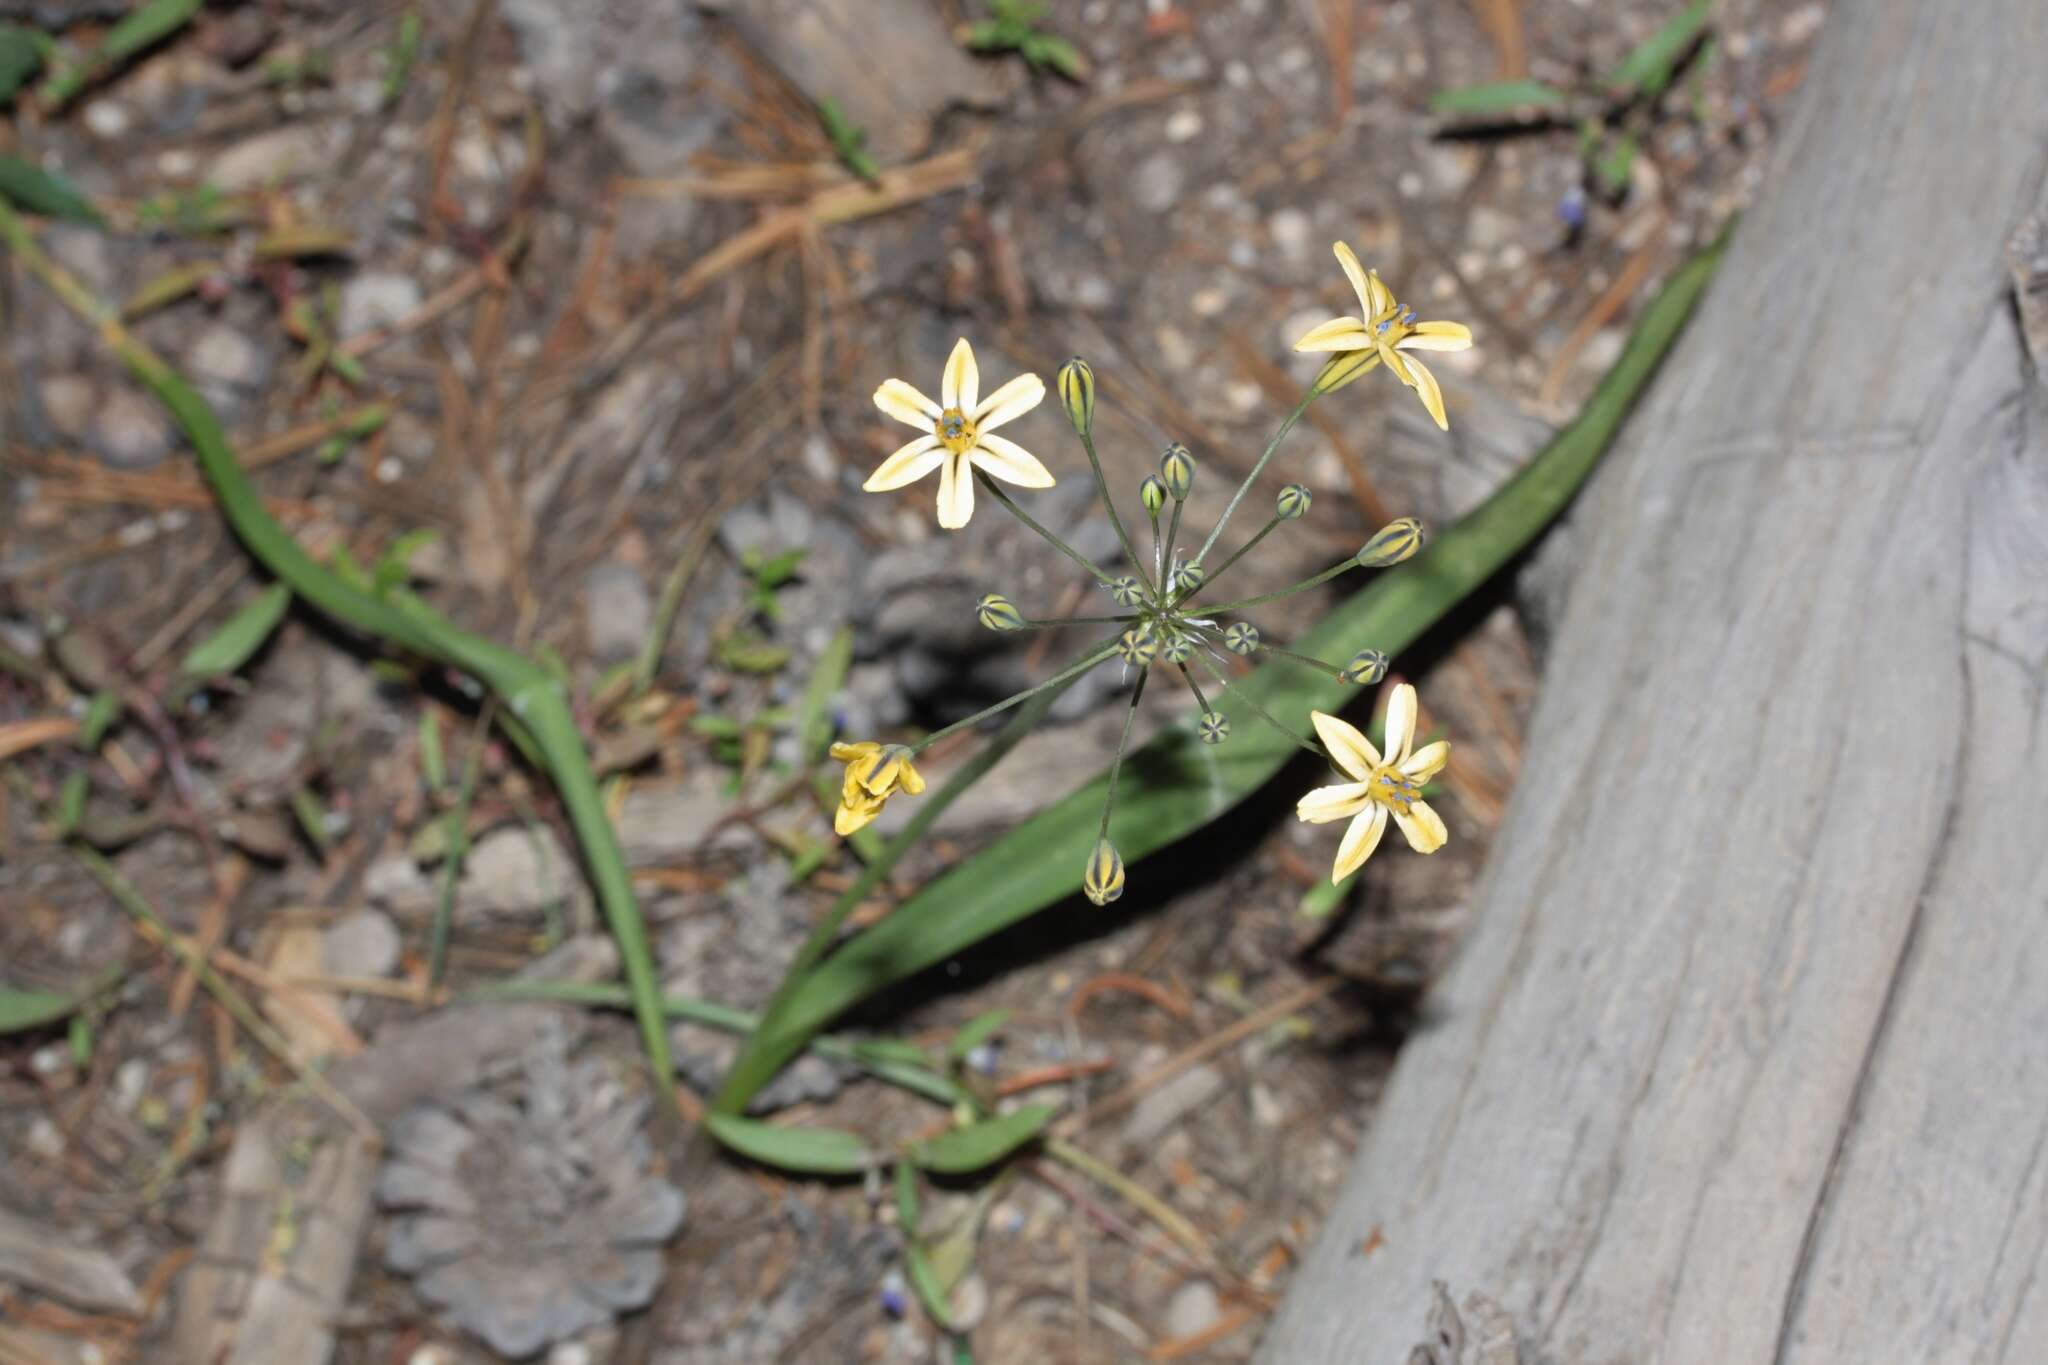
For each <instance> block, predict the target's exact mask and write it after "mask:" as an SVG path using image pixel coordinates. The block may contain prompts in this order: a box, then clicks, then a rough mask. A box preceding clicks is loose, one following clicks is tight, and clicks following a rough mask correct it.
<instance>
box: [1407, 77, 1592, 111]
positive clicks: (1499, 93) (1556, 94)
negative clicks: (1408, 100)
mask: <svg viewBox="0 0 2048 1365" xmlns="http://www.w3.org/2000/svg"><path fill="white" fill-rule="evenodd" d="M1569 99H1570V96H1568V95H1566V94H1565V92H1564V91H1562V90H1559V89H1558V88H1556V87H1555V86H1550V85H1545V84H1544V83H1543V82H1542V81H1490V82H1488V83H1487V84H1485V85H1466V86H1460V87H1459V88H1458V89H1456V90H1439V91H1437V92H1436V93H1435V94H1434V95H1431V96H1430V97H1429V109H1430V112H1431V113H1433V114H1477V115H1500V114H1514V113H1519V112H1521V111H1522V110H1524V109H1558V108H1562V107H1563V106H1564V105H1565V104H1566V103H1567V102H1568V101H1569Z"/></svg>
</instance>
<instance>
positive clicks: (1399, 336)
mask: <svg viewBox="0 0 2048 1365" xmlns="http://www.w3.org/2000/svg"><path fill="white" fill-rule="evenodd" d="M1332 249H1333V250H1335V251H1336V253H1337V263H1338V264H1339V265H1341V266H1343V267H1344V273H1345V274H1346V275H1347V276H1349V277H1350V279H1351V287H1352V288H1353V289H1354V290H1356V291H1357V292H1358V310H1359V312H1361V313H1362V314H1364V316H1363V317H1357V318H1353V317H1342V318H1331V319H1330V320H1329V321H1328V322H1326V323H1324V324H1323V325H1322V326H1320V327H1316V328H1313V329H1311V330H1310V331H1309V333H1308V335H1307V336H1304V337H1303V338H1302V339H1301V340H1299V341H1297V342H1295V343H1294V349H1295V350H1297V351H1367V350H1369V351H1372V352H1374V353H1375V355H1376V357H1377V359H1375V360H1374V361H1373V362H1372V364H1378V363H1380V362H1385V364H1386V367H1387V368H1388V369H1390V370H1392V371H1393V372H1394V376H1395V378H1397V379H1399V380H1400V381H1401V382H1402V383H1403V384H1406V385H1407V386H1408V387H1409V388H1411V389H1413V390H1415V392H1416V394H1417V396H1419V397H1420V398H1421V399H1422V406H1424V407H1425V408H1428V409H1429V415H1430V416H1431V417H1434V418H1435V419H1436V424H1437V425H1438V426H1439V427H1441V428H1442V429H1444V430H1445V431H1449V430H1450V429H1451V424H1450V422H1449V421H1448V420H1447V419H1446V418H1445V417H1444V393H1443V390H1442V389H1441V388H1439V387H1438V386H1437V382H1436V376H1435V375H1433V374H1431V373H1430V372H1429V367H1428V366H1426V365H1424V364H1423V363H1422V362H1421V361H1420V360H1417V359H1415V358H1414V357H1413V356H1407V355H1403V354H1401V353H1402V352H1403V351H1463V350H1469V349H1470V348H1471V345H1472V329H1471V328H1469V327H1467V326H1466V325H1465V324H1464V323H1462V322H1417V321H1416V320H1415V310H1414V309H1413V308H1403V307H1402V306H1401V304H1400V302H1399V301H1398V300H1397V299H1395V297H1394V294H1393V291H1392V290H1390V289H1388V288H1387V286H1386V285H1385V284H1383V283H1382V282H1381V281H1380V275H1379V272H1378V271H1377V270H1374V271H1367V270H1365V269H1364V268H1363V267H1361V266H1360V265H1359V264H1358V257H1356V256H1354V255H1353V254H1352V253H1351V248H1350V247H1348V246H1346V245H1344V243H1342V242H1338V243H1336V244H1335V245H1334V247H1333V248H1332ZM1365 368H1368V369H1369V368H1371V365H1370V364H1369V365H1367V366H1366V367H1365Z"/></svg>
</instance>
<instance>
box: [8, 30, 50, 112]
mask: <svg viewBox="0 0 2048 1365" xmlns="http://www.w3.org/2000/svg"><path fill="white" fill-rule="evenodd" d="M39 38H41V41H40V42H39V41H37V40H38V39H39ZM48 41H49V40H48V39H47V38H42V35H40V34H38V33H36V32H35V31H33V30H31V29H25V28H23V27H22V26H21V25H19V24H0V101H5V100H11V99H13V98H14V92H15V91H17V90H19V89H21V87H22V83H23V82H25V81H26V80H28V78H29V77H30V76H33V75H35V74H36V72H38V71H40V70H42V68H43V43H46V42H48Z"/></svg>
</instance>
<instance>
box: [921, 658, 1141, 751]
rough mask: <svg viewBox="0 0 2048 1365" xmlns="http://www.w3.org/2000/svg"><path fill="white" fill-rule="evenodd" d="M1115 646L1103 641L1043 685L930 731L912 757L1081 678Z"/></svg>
mask: <svg viewBox="0 0 2048 1365" xmlns="http://www.w3.org/2000/svg"><path fill="white" fill-rule="evenodd" d="M1116 643H1117V642H1116V641H1115V640H1105V641H1103V642H1102V643H1101V644H1100V645H1098V646H1097V647H1096V648H1094V649H1093V650H1090V651H1089V652H1088V653H1086V654H1084V655H1082V656H1081V657H1080V658H1078V659H1076V660H1075V661H1074V662H1073V663H1070V664H1068V665H1067V666H1066V667H1065V668H1063V669H1061V670H1060V671H1059V672H1057V673H1055V674H1053V675H1052V676H1051V677H1050V678H1047V679H1046V680H1045V681H1044V682H1042V683H1040V684H1038V686H1036V687H1027V688H1025V689H1024V690H1023V691H1022V692H1019V693H1017V695H1015V696H1014V697H1005V698H1004V699H1003V700H1001V701H999V702H997V703H996V704H995V705H994V706H984V707H983V708H982V709H981V710H979V711H976V712H975V713H974V714H973V715H971V716H969V717H967V718H966V719H965V720H956V721H954V722H953V723H952V724H951V725H948V726H947V727H946V728H945V729H943V730H934V731H932V732H931V733H930V734H928V735H926V736H925V737H924V738H923V739H921V740H919V741H918V742H917V743H915V744H913V745H911V746H910V752H911V753H912V754H913V755H915V754H921V753H923V752H924V751H925V750H926V749H929V748H931V747H932V745H934V744H937V743H938V742H939V741H940V740H942V739H944V738H945V737H946V736H947V735H950V734H955V733H957V732H958V731H961V730H965V729H966V728H967V727H968V726H970V725H979V724H980V723H981V722H982V721H985V720H987V719H988V718H989V717H990V716H993V715H999V714H1001V713H1002V712H1004V711H1007V710H1009V709H1010V708H1011V707H1013V706H1015V705H1017V704H1018V703H1019V702H1025V701H1029V700H1031V699H1032V698H1033V697H1035V696H1037V695H1038V694H1039V693H1041V692H1045V691H1048V690H1050V689H1052V688H1055V687H1058V686H1059V685H1060V684H1062V683H1066V682H1071V681H1072V680H1073V679H1075V678H1078V677H1080V676H1081V675H1082V674H1083V673H1086V672H1087V671H1088V670H1089V669H1091V668H1093V667H1095V665H1097V664H1099V663H1101V662H1102V661H1103V660H1104V659H1107V658H1108V657H1109V656H1110V655H1112V654H1114V653H1116Z"/></svg>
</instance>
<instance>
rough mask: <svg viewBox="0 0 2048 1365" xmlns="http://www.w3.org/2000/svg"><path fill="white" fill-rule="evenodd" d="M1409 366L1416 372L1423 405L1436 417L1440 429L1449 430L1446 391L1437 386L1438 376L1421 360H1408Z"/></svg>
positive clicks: (1417, 386)
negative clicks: (1445, 405)
mask: <svg viewBox="0 0 2048 1365" xmlns="http://www.w3.org/2000/svg"><path fill="white" fill-rule="evenodd" d="M1408 368H1409V369H1410V370H1411V371H1413V372H1414V375H1415V385H1414V388H1415V392H1416V393H1417V394H1418V395H1419V396H1420V397H1421V399H1422V406H1424V407H1425V408H1428V409H1429V415H1430V416H1431V417H1434V418H1435V419H1436V424H1437V427H1438V429H1439V430H1442V431H1449V430H1450V429H1451V423H1450V419H1449V418H1447V417H1445V416H1444V391H1443V390H1442V389H1441V388H1439V387H1438V386H1437V382H1436V376H1435V375H1433V374H1431V373H1430V372H1429V366H1427V365H1425V364H1423V363H1422V362H1421V361H1419V360H1410V361H1408Z"/></svg>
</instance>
